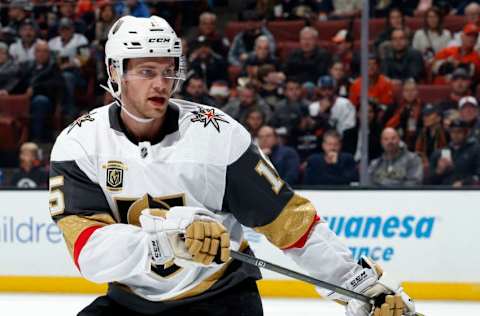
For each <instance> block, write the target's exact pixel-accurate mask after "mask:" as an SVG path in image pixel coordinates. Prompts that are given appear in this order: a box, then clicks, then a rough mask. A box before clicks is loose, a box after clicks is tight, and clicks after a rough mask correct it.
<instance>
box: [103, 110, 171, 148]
mask: <svg viewBox="0 0 480 316" xmlns="http://www.w3.org/2000/svg"><path fill="white" fill-rule="evenodd" d="M120 110H121V109H120V107H119V106H118V105H117V104H116V103H115V102H114V103H112V104H111V105H110V108H109V109H108V118H109V121H110V128H111V129H113V130H115V131H117V132H120V133H122V134H124V135H125V136H126V137H127V138H128V140H130V141H131V142H132V143H134V144H135V145H138V143H139V142H138V140H137V139H136V138H135V137H134V136H133V135H132V134H131V133H130V132H129V131H128V129H127V128H126V127H125V124H124V123H123V121H122V119H121V118H120ZM165 115H166V117H165V122H164V124H163V127H162V129H161V130H160V132H159V133H158V135H157V137H155V140H154V141H153V142H152V145H155V144H158V143H160V142H161V141H162V140H163V139H164V138H165V136H167V135H169V134H172V133H174V132H176V131H178V118H179V111H178V109H177V108H176V107H175V106H173V105H171V104H169V105H168V107H167V112H166V113H165Z"/></svg>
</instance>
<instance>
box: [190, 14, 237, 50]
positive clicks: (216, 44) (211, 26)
mask: <svg viewBox="0 0 480 316" xmlns="http://www.w3.org/2000/svg"><path fill="white" fill-rule="evenodd" d="M198 21H199V22H198V32H196V34H195V37H194V39H196V38H198V37H199V36H205V37H206V39H207V40H208V42H209V43H210V47H211V49H212V50H213V52H215V53H216V54H218V55H221V56H222V57H223V58H227V55H228V50H229V48H230V42H229V40H228V38H226V37H225V36H222V35H221V34H220V33H218V31H217V29H218V27H217V15H216V14H215V13H212V12H203V13H202V14H200V17H199V19H198Z"/></svg>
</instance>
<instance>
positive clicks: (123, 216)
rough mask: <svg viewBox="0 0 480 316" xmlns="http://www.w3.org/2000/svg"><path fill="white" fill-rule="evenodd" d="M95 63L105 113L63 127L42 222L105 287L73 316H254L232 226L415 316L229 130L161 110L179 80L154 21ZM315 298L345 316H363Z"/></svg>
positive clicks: (325, 276) (235, 130)
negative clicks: (103, 78)
mask: <svg viewBox="0 0 480 316" xmlns="http://www.w3.org/2000/svg"><path fill="white" fill-rule="evenodd" d="M105 53H106V60H105V62H106V66H107V70H108V77H109V81H108V90H109V91H110V93H111V94H112V96H113V97H114V99H115V102H114V103H112V104H109V105H106V106H103V107H100V108H97V109H94V110H92V111H91V112H90V113H88V114H86V115H84V116H82V117H80V118H79V119H77V120H76V121H75V122H73V123H72V124H71V125H70V126H69V127H67V128H66V129H65V130H64V131H63V132H62V133H61V134H60V136H59V137H58V138H57V140H56V143H55V146H54V148H53V150H52V156H51V161H52V162H51V174H50V212H51V215H52V217H53V219H54V220H55V221H56V223H57V225H58V226H59V227H60V229H61V230H62V232H63V235H64V238H65V241H66V243H67V246H68V249H69V250H70V252H71V255H72V257H73V261H74V263H75V265H76V266H77V268H78V269H79V271H80V272H81V274H82V275H83V277H85V278H86V279H88V280H90V281H93V282H97V283H105V282H108V284H109V287H108V293H107V294H106V295H105V296H102V297H99V298H97V299H96V300H95V301H94V302H92V303H91V304H90V305H89V306H87V307H86V308H85V309H84V310H82V311H81V312H80V313H79V314H78V315H80V316H90V315H129V316H133V315H166V314H167V313H172V315H214V316H215V315H229V316H236V315H248V316H257V315H262V313H263V312H262V305H261V301H260V297H259V294H258V290H257V287H256V283H255V281H256V280H258V279H259V278H260V273H259V270H258V269H257V268H255V267H252V266H249V265H246V264H244V263H241V262H239V261H235V260H232V259H230V258H229V251H230V249H233V250H241V251H244V252H250V250H249V248H248V244H247V243H246V242H245V240H244V239H243V234H242V227H241V224H243V225H245V226H249V227H253V228H254V229H255V230H256V231H257V232H260V233H262V234H264V235H265V236H266V237H267V238H268V240H269V241H270V242H271V243H272V244H274V245H275V246H277V247H279V248H280V249H282V250H283V252H284V253H285V254H286V255H288V256H290V257H291V258H293V259H294V260H295V261H296V262H297V263H298V264H299V265H300V266H301V267H302V268H303V269H304V270H306V271H307V272H308V273H309V274H311V275H312V276H314V277H317V278H319V279H322V280H325V281H329V282H332V283H335V284H338V285H342V286H344V287H346V288H348V289H351V290H354V291H357V292H361V293H364V294H365V295H368V296H372V297H373V296H379V295H384V294H397V296H395V298H394V299H392V300H390V298H389V300H388V302H387V303H386V304H384V312H385V308H386V309H387V310H388V309H391V310H389V311H388V312H385V313H384V314H382V315H393V310H395V315H401V314H403V313H405V312H408V311H413V309H414V307H413V303H412V302H411V301H410V299H409V298H408V296H407V295H406V294H405V293H404V292H403V290H402V288H401V287H400V286H399V285H398V284H397V283H395V282H393V281H392V280H391V279H389V278H387V275H386V274H385V273H382V271H381V270H380V269H379V268H378V267H377V266H375V265H374V264H373V263H371V262H369V261H368V260H362V262H361V263H360V264H357V263H356V262H354V261H353V260H352V257H351V254H350V252H349V250H348V248H347V247H346V246H345V245H343V244H342V243H341V242H340V241H339V240H338V239H337V237H336V236H335V234H334V233H332V232H331V231H330V230H329V229H328V227H327V225H326V223H325V222H323V221H322V220H321V219H320V218H319V217H318V216H317V214H316V211H315V208H314V206H313V205H312V204H311V203H310V202H309V201H308V200H307V199H305V198H303V197H301V196H300V195H298V194H296V193H295V192H294V191H292V189H291V188H290V187H289V186H288V185H287V184H286V183H285V182H284V181H282V179H280V178H279V176H278V175H277V173H276V171H275V169H274V168H273V167H272V165H271V164H270V162H269V161H268V160H267V159H266V158H265V157H263V156H262V155H261V153H260V151H259V150H258V148H257V147H256V146H254V145H253V144H252V142H251V138H250V135H249V133H248V132H247V131H246V130H245V129H244V128H243V127H242V126H241V125H240V124H239V123H238V122H236V121H235V120H233V119H232V118H230V117H229V116H228V115H226V114H224V113H222V112H221V111H220V110H218V109H216V108H212V107H208V106H204V105H200V104H196V103H191V102H186V101H182V100H178V99H173V98H170V96H171V95H172V93H173V92H174V90H175V89H177V88H178V86H179V84H180V82H181V81H182V80H184V73H185V69H184V65H183V60H182V58H183V57H182V48H181V41H180V39H179V38H178V37H177V36H176V34H175V32H174V31H173V30H172V28H171V27H170V25H168V23H167V22H166V21H165V20H163V19H161V18H159V17H156V16H152V17H150V18H135V17H132V16H125V17H122V18H121V19H119V20H118V21H117V22H116V23H115V24H114V25H113V26H112V29H111V30H110V32H109V35H108V41H107V43H106V47H105ZM321 292H322V294H324V295H325V296H326V297H328V298H331V299H335V300H337V301H339V302H342V303H343V304H345V305H346V310H347V315H349V316H365V315H368V314H369V313H370V307H369V306H367V305H365V304H363V303H359V302H357V301H355V300H351V299H349V298H347V297H343V296H341V295H338V294H336V293H329V292H328V291H321ZM379 313H380V309H379V308H377V310H376V315H377V314H378V315H379ZM389 313H392V314H389Z"/></svg>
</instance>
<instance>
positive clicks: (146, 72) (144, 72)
mask: <svg viewBox="0 0 480 316" xmlns="http://www.w3.org/2000/svg"><path fill="white" fill-rule="evenodd" d="M138 74H139V75H141V76H142V77H144V78H147V79H151V78H155V77H156V76H157V73H156V72H155V71H154V70H153V69H148V68H144V69H140V70H139V72H138Z"/></svg>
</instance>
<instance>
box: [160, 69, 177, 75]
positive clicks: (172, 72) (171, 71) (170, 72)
mask: <svg viewBox="0 0 480 316" xmlns="http://www.w3.org/2000/svg"><path fill="white" fill-rule="evenodd" d="M162 76H163V77H175V69H173V68H169V69H165V70H164V71H162Z"/></svg>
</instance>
